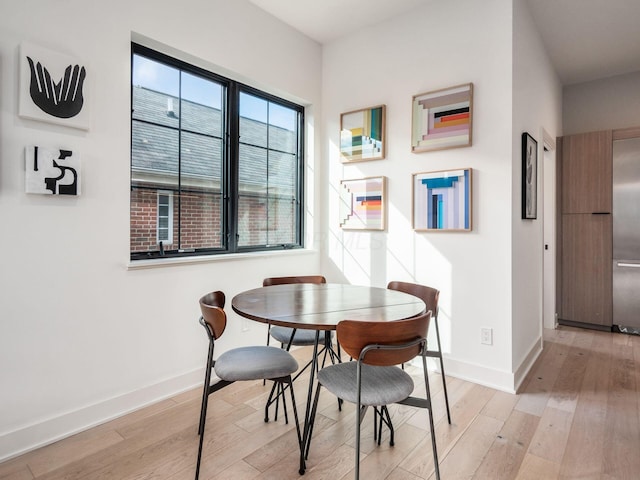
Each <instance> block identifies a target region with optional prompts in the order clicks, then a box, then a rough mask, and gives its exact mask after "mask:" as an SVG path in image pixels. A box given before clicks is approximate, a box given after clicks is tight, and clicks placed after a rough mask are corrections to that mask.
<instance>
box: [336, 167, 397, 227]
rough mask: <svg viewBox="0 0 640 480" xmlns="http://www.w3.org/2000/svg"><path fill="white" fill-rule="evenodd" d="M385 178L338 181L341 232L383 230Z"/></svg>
mask: <svg viewBox="0 0 640 480" xmlns="http://www.w3.org/2000/svg"><path fill="white" fill-rule="evenodd" d="M386 203H387V177H384V176H381V177H367V178H359V179H353V180H341V181H340V227H341V228H342V229H343V230H384V229H385V228H386V216H387V211H386V210H387V209H386Z"/></svg>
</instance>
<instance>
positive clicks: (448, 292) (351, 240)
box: [322, 0, 513, 390]
mask: <svg viewBox="0 0 640 480" xmlns="http://www.w3.org/2000/svg"><path fill="white" fill-rule="evenodd" d="M511 5H512V2H511V0H487V1H483V2H477V1H475V0H452V1H448V2H429V4H428V5H427V6H425V7H424V8H422V9H420V10H417V11H413V12H411V13H410V14H408V15H405V16H402V17H400V18H396V19H392V20H389V21H387V22H384V23H381V24H379V25H376V26H373V27H370V28H367V29H364V30H361V31H358V32H355V33H353V34H352V35H350V36H348V37H346V38H343V39H341V40H337V41H335V42H333V43H331V44H329V45H326V46H325V48H324V56H323V89H322V101H323V108H322V110H323V131H324V132H325V138H326V140H325V143H324V144H323V145H322V152H323V158H326V159H327V161H328V169H327V171H326V172H323V177H322V189H323V192H322V195H323V196H325V195H326V197H327V198H328V201H327V202H325V203H324V204H323V208H324V209H325V211H324V212H323V217H325V218H327V219H328V226H327V230H326V235H324V236H323V238H325V239H326V241H325V242H324V247H325V249H326V254H327V264H326V266H325V267H324V268H323V270H324V271H325V272H327V273H328V274H329V275H331V276H339V275H342V276H344V278H345V279H346V280H348V281H350V282H352V283H359V284H367V285H369V284H370V285H375V286H386V284H387V282H388V281H390V280H408V281H416V282H419V283H424V284H428V285H432V286H434V287H436V288H438V289H439V290H440V291H441V297H440V299H441V300H440V306H441V310H440V320H441V325H442V327H441V331H442V335H443V337H444V338H443V341H444V350H445V354H446V357H447V362H446V363H447V374H452V375H457V376H459V377H463V378H469V379H473V380H474V381H476V382H480V383H485V384H487V385H491V386H495V387H497V388H500V389H504V390H511V389H512V388H513V375H512V371H511V341H512V333H511V313H512V305H511V297H512V294H511V291H512V287H511V275H512V268H511V267H512V266H511V262H512V255H511V248H512V246H511V223H512V205H511V203H512V202H511V198H512V154H513V153H512V135H511V132H512V130H511V129H512V122H511V116H512V95H511V92H512V85H511V78H512V75H511V71H512V51H511V38H512V37H511V28H512V26H511V23H512V22H511V11H512V8H511ZM468 82H472V83H473V84H474V117H473V145H472V146H471V147H466V148H458V149H451V150H443V151H436V152H427V153H419V154H414V153H411V148H410V145H411V138H410V133H411V100H412V96H413V95H416V94H420V93H423V92H427V91H431V90H437V89H440V88H446V87H450V86H454V85H459V84H463V83H468ZM379 104H385V105H386V106H387V139H388V149H387V158H386V159H385V160H378V161H369V162H360V163H356V164H342V163H341V162H340V159H339V150H338V145H339V122H340V113H342V112H348V111H351V110H356V109H360V108H365V107H371V106H375V105H379ZM466 167H471V168H472V169H473V231H472V232H470V233H446V232H438V233H416V232H414V231H413V230H412V227H411V175H412V173H416V172H425V171H435V170H444V169H454V168H466ZM379 175H384V176H386V177H387V178H388V212H389V215H388V227H387V229H386V231H385V232H377V233H372V232H363V233H359V232H346V231H342V230H341V229H340V227H339V221H338V195H337V193H336V192H337V188H338V186H339V185H340V180H341V179H353V178H362V177H369V176H379ZM481 327H489V328H493V332H494V344H493V345H492V346H487V345H481V344H480V328H481Z"/></svg>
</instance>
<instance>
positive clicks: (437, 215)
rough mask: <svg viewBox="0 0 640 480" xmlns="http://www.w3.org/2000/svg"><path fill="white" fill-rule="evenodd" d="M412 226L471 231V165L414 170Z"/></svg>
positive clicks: (418, 229)
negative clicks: (435, 170) (426, 170)
mask: <svg viewBox="0 0 640 480" xmlns="http://www.w3.org/2000/svg"><path fill="white" fill-rule="evenodd" d="M412 217H413V229H414V230H416V231H430V232H431V231H433V232H442V231H464V232H469V231H471V169H470V168H461V169H457V170H442V171H438V172H423V173H414V174H413V209H412Z"/></svg>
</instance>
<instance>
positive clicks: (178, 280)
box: [0, 0, 321, 460]
mask: <svg viewBox="0 0 640 480" xmlns="http://www.w3.org/2000/svg"><path fill="white" fill-rule="evenodd" d="M132 32H135V33H136V34H138V36H137V37H136V38H141V37H140V35H141V36H145V37H148V38H151V39H154V40H155V41H157V42H159V43H161V44H166V45H171V46H172V47H173V48H174V49H175V50H174V52H173V53H175V51H181V52H183V53H184V58H185V59H186V60H187V61H194V62H197V63H199V64H200V65H202V66H205V67H207V68H211V69H213V70H215V71H218V72H219V73H222V74H230V73H231V74H233V75H234V76H235V78H237V79H238V80H244V81H247V82H250V83H252V84H253V85H255V86H257V87H260V88H264V89H267V90H269V91H271V92H273V93H276V94H281V95H286V96H287V98H289V99H291V100H294V101H298V102H302V103H304V104H308V105H313V107H311V108H309V109H308V111H307V120H308V132H309V134H310V137H309V138H308V142H307V145H308V147H309V151H308V152H307V158H308V160H309V168H308V169H307V173H308V181H309V184H308V192H309V195H310V196H309V202H308V205H309V212H308V218H307V221H308V229H309V233H310V235H309V238H310V243H311V244H314V243H316V241H315V238H314V236H313V232H314V231H315V230H316V229H317V227H318V220H317V218H315V217H314V216H313V215H312V212H313V208H315V205H316V204H317V202H318V199H317V189H316V185H317V182H318V180H317V178H316V176H315V164H316V157H317V154H316V153H317V151H319V143H318V141H317V137H318V129H317V128H316V127H315V126H314V123H315V122H314V117H316V116H317V115H319V111H318V109H317V107H318V106H319V105H320V90H321V48H320V46H319V45H318V44H316V43H315V42H313V41H311V40H309V39H308V38H306V37H304V36H302V35H301V34H299V33H298V32H296V31H294V30H293V29H291V28H289V27H286V26H284V24H282V23H280V22H279V21H276V20H275V19H274V18H273V17H270V16H269V15H267V14H265V13H264V12H263V11H261V10H259V9H257V8H255V7H254V6H252V5H251V4H249V3H248V2H247V1H245V0H235V1H233V2H229V1H225V0H206V1H205V0H190V1H189V2H188V3H185V2H171V1H166V0H162V1H159V0H153V1H152V0H144V1H143V0H137V1H135V2H131V1H124V0H112V1H109V2H85V1H82V0H63V1H56V2H42V1H40V0H23V1H20V2H15V1H12V0H0V218H1V219H2V222H1V225H2V227H1V228H2V235H1V236H0V251H2V256H1V257H0V272H1V277H0V306H1V307H0V308H1V311H0V315H1V320H0V460H2V459H3V458H6V457H8V456H12V455H15V454H17V453H18V452H20V451H23V450H24V449H28V448H32V447H34V446H37V445H39V444H42V443H45V442H48V441H51V440H52V439H54V438H57V437H60V436H63V435H65V434H68V433H69V432H73V431H75V430H77V429H82V428H85V427H87V426H89V425H92V424H95V423H97V422H101V421H103V420H104V419H106V418H109V417H112V416H114V415H118V414H121V413H123V412H125V411H128V410H130V409H133V408H136V407H138V406H140V405H143V404H145V403H148V402H151V401H155V400H158V399H160V398H163V397H165V396H168V395H170V394H173V393H175V392H177V391H180V390H184V389H186V388H189V387H192V386H195V385H197V384H199V383H201V381H202V379H201V372H202V370H203V368H202V367H203V366H204V362H205V358H206V340H205V336H204V334H203V332H202V331H201V327H200V326H199V325H198V324H197V318H198V307H197V299H198V298H199V296H200V295H202V294H204V293H206V292H207V291H210V290H214V289H222V290H224V291H225V292H226V293H227V298H228V300H230V298H231V297H232V296H233V295H235V294H236V293H238V292H239V291H242V290H245V289H247V288H250V287H254V286H259V285H260V284H261V281H262V278H263V277H265V276H270V275H278V274H283V275H284V274H293V273H294V272H296V273H311V272H313V273H316V272H317V271H318V269H319V267H320V262H319V256H318V254H317V253H313V252H311V253H303V254H299V253H295V252H287V254H286V255H273V256H257V257H256V258H254V259H252V260H248V259H233V258H227V259H219V258H217V259H215V261H211V262H207V263H193V264H184V265H178V266H172V267H162V268H153V269H144V270H132V269H128V268H127V264H128V257H129V166H130V158H129V148H130V147H129V144H130V42H131V39H132ZM23 41H29V42H32V43H35V44H40V45H43V46H46V47H48V48H51V49H53V50H56V51H59V52H61V53H66V54H70V55H73V56H76V57H79V58H81V59H83V60H84V61H86V63H87V71H88V77H87V82H89V84H90V87H91V90H92V91H91V97H90V98H89V99H88V101H89V103H90V106H91V110H92V112H91V116H92V118H91V129H90V131H89V132H82V131H79V130H73V129H68V128H65V127H60V126H54V125H48V124H44V123H41V122H35V121H29V120H25V119H22V118H19V117H18V115H17V112H18V104H17V95H18V46H19V44H20V42H23ZM169 53H172V52H171V51H170V52H169ZM33 143H35V144H38V145H42V146H51V147H62V148H70V149H73V150H76V151H78V152H80V154H81V156H82V161H83V176H84V178H83V187H82V190H83V191H82V196H81V197H79V198H77V199H75V198H53V197H45V196H34V195H26V194H25V193H24V182H25V174H24V148H25V146H27V145H28V144H33ZM229 313H230V322H231V324H230V326H229V328H228V330H227V333H226V334H225V337H224V339H223V341H222V345H221V348H222V349H226V348H228V347H229V346H231V345H233V346H235V345H239V344H243V343H256V342H264V340H265V335H266V333H265V332H266V330H265V329H264V328H263V326H261V325H259V324H250V325H249V326H250V330H249V331H248V332H245V333H243V332H241V328H240V324H241V320H240V319H239V318H238V317H237V316H235V315H234V314H233V312H231V310H230V309H229ZM194 421H195V420H194Z"/></svg>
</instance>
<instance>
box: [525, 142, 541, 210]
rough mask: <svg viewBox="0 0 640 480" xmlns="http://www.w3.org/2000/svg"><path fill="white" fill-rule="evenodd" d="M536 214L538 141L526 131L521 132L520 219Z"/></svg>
mask: <svg viewBox="0 0 640 480" xmlns="http://www.w3.org/2000/svg"><path fill="white" fill-rule="evenodd" d="M537 216H538V142H537V141H536V140H535V139H534V138H533V137H532V136H531V135H529V134H528V133H527V132H524V133H523V134H522V219H523V220H535V219H536V218H537Z"/></svg>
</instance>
